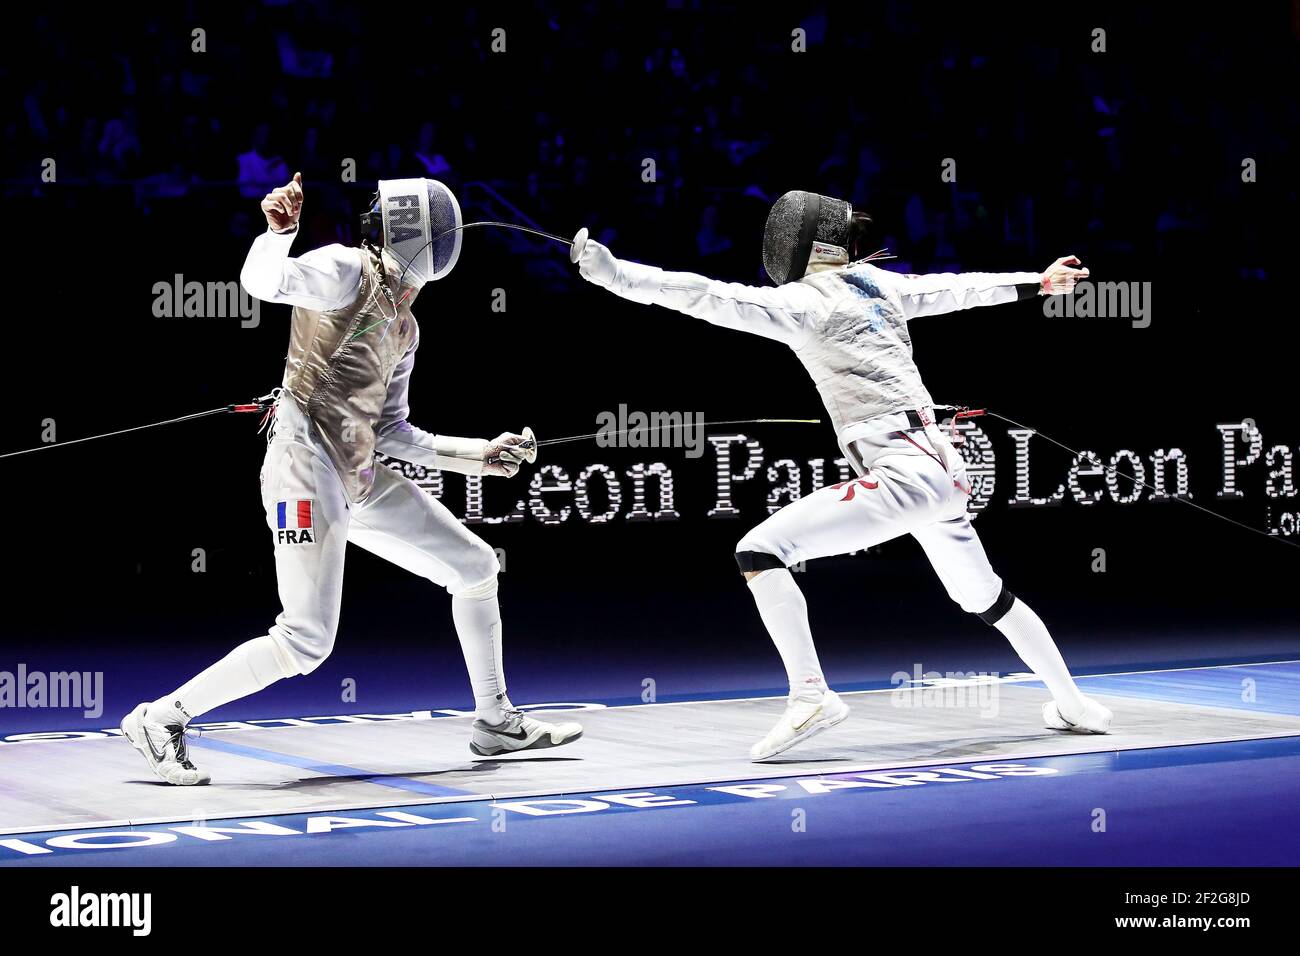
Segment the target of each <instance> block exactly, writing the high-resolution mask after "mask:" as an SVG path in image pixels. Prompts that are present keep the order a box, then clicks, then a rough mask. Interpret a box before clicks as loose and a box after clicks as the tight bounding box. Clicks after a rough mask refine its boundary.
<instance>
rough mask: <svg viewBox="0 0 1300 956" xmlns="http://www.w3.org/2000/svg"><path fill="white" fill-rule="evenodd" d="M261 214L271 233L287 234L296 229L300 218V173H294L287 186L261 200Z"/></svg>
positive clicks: (276, 189)
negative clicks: (263, 214)
mask: <svg viewBox="0 0 1300 956" xmlns="http://www.w3.org/2000/svg"><path fill="white" fill-rule="evenodd" d="M262 212H263V213H265V214H266V224H267V225H268V226H270V227H271V231H272V232H288V231H289V230H291V229H297V228H298V219H299V217H300V216H302V173H294V174H293V179H292V180H290V181H289V183H288V185H285V186H278V187H276V188H275V189H272V190H271V191H270V192H269V193H267V194H266V196H265V198H263V199H262Z"/></svg>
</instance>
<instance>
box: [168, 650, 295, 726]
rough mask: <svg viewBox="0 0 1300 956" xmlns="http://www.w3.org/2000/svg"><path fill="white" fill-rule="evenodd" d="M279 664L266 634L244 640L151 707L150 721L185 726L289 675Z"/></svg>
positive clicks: (278, 656)
mask: <svg viewBox="0 0 1300 956" xmlns="http://www.w3.org/2000/svg"><path fill="white" fill-rule="evenodd" d="M282 661H284V656H283V655H282V654H281V652H280V649H279V647H277V646H276V643H275V640H274V639H273V638H272V637H271V636H270V635H269V634H264V635H262V636H261V637H256V638H253V640H251V641H245V642H244V643H243V644H240V645H239V646H238V647H236V648H235V649H234V650H233V651H231V652H230V653H229V654H227V655H226V656H225V657H223V658H222V659H221V660H219V661H217V662H216V663H215V664H213V665H212V666H211V667H209V668H208V669H207V670H205V671H203V672H202V673H201V674H199V675H197V676H196V677H193V678H191V679H190V681H189V683H187V684H182V685H181V686H180V687H178V688H177V689H176V690H174V691H172V692H171V693H170V694H167V695H166V696H163V697H159V698H158V699H157V700H155V701H154V702H153V703H152V704H150V705H149V710H148V715H149V719H150V720H155V721H158V722H159V723H163V724H182V725H184V724H186V723H188V722H189V721H190V720H191V719H192V718H194V717H198V716H199V715H200V714H206V713H207V712H208V711H210V710H213V709H215V708H217V707H220V706H221V705H222V704H228V703H230V702H231V701H232V700H239V698H241V697H247V696H248V695H249V694H253V693H256V692H257V691H259V690H261V689H262V688H263V687H267V686H269V685H271V684H274V683H275V682H276V681H278V680H280V679H281V678H283V677H286V676H289V675H288V674H286V672H285V668H284V667H283V666H282Z"/></svg>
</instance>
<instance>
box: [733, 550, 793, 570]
mask: <svg viewBox="0 0 1300 956" xmlns="http://www.w3.org/2000/svg"><path fill="white" fill-rule="evenodd" d="M736 563H737V564H738V565H740V570H741V571H771V570H772V569H773V568H784V567H785V565H784V564H782V563H781V559H780V558H778V557H777V556H776V555H775V554H768V553H767V552H766V551H737V552H736Z"/></svg>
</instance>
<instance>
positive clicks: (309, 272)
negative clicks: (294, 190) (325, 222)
mask: <svg viewBox="0 0 1300 956" xmlns="http://www.w3.org/2000/svg"><path fill="white" fill-rule="evenodd" d="M297 234H298V230H297V229H295V230H294V231H293V232H285V233H278V232H272V231H271V230H269V229H268V230H267V231H266V232H264V233H262V234H261V235H260V236H258V237H257V238H256V239H254V240H253V247H252V248H251V249H249V250H248V258H247V259H245V260H244V269H243V271H242V272H240V273H239V281H240V284H242V285H243V287H244V288H245V289H247V290H248V294H249V295H251V296H253V297H254V298H257V299H261V300H262V301H263V302H284V303H286V304H288V305H300V306H302V307H303V308H307V309H315V310H316V311H318V312H328V311H330V310H331V309H341V308H343V307H344V306H346V305H348V304H350V303H351V302H352V300H353V299H355V298H356V296H357V290H358V289H360V288H361V270H362V265H361V251H360V250H359V249H354V248H350V247H348V246H341V245H339V244H338V243H333V244H331V245H328V246H321V247H320V248H319V249H313V250H311V251H310V252H308V253H307V254H306V255H304V256H302V257H300V258H297V259H291V258H289V247H290V246H291V245H293V240H294V237H295V236H296V235H297Z"/></svg>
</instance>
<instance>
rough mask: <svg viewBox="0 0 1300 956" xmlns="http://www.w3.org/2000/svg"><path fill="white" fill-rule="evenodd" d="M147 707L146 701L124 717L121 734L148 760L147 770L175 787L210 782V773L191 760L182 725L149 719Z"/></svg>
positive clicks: (195, 785) (200, 784)
mask: <svg viewBox="0 0 1300 956" xmlns="http://www.w3.org/2000/svg"><path fill="white" fill-rule="evenodd" d="M148 710H149V705H148V704H141V705H140V706H139V707H137V708H136V709H135V710H133V711H131V713H129V714H127V715H126V716H125V717H123V718H122V734H123V736H125V737H126V739H127V740H128V741H130V742H131V746H132V747H134V748H135V749H136V750H138V751H140V753H142V754H143V755H144V759H145V760H147V761H149V767H150V769H152V770H153V772H154V773H156V774H157V775H158V776H159V777H160V778H161V779H162V780H164V781H165V782H167V783H170V784H171V785H172V786H175V787H197V786H202V785H203V784H205V783H208V782H210V781H211V780H212V775H211V774H209V773H207V772H206V771H203V770H200V769H199V768H198V767H196V766H194V764H192V763H190V756H189V749H188V748H187V747H186V746H185V728H184V727H183V726H181V725H180V724H168V725H165V726H164V725H163V724H160V723H157V722H155V721H151V720H149V716H148Z"/></svg>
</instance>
